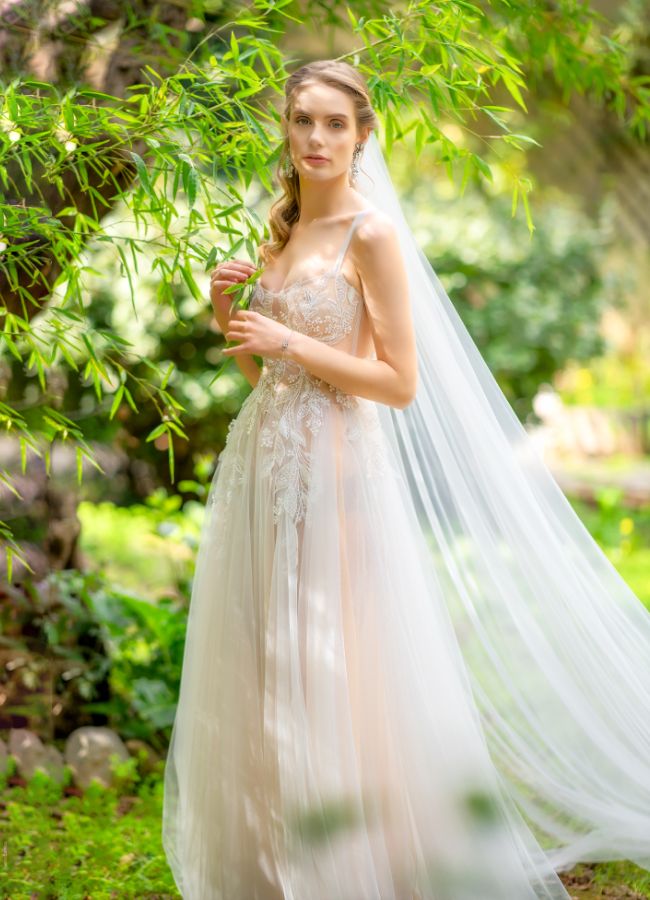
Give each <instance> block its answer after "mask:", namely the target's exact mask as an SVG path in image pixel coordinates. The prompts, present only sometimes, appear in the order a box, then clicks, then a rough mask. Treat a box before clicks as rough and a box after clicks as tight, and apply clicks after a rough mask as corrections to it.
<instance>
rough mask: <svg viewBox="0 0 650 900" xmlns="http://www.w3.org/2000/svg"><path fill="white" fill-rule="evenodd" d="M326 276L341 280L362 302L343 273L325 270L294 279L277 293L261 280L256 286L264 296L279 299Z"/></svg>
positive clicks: (359, 295) (353, 286)
mask: <svg viewBox="0 0 650 900" xmlns="http://www.w3.org/2000/svg"><path fill="white" fill-rule="evenodd" d="M328 275H329V276H331V277H333V278H335V279H336V278H342V279H343V281H344V282H345V283H346V284H347V286H348V287H350V288H352V290H353V291H354V292H355V294H356V295H357V297H359V299H361V300H363V294H362V293H361V292H360V291H359V290H358V289H357V288H356V287H355V285H353V284H352V283H351V282H350V281H349V280H348V279H347V278H346V277H345V274H344V273H343V272H340V271H339V272H333V271H332V270H331V269H327V270H326V271H325V272H319V274H318V275H305V276H304V277H303V278H295V279H294V280H293V281H292V282H290V283H289V284H287V285H285V286H284V287H283V288H281V289H280V290H279V291H272V290H271V289H270V288H267V287H266V286H265V285H264V284H262V280H261V278H258V280H257V281H256V284H258V285H259V286H260V287H261V289H262V290H263V291H264V293H265V294H270V295H271V296H272V297H281V296H282V294H285V293H286V292H287V291H288V290H290V289H291V288H292V287H295V286H296V285H299V284H305V283H309V282H310V281H317V280H318V279H320V278H325V277H326V276H328Z"/></svg>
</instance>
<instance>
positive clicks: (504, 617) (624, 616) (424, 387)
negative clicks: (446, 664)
mask: <svg viewBox="0 0 650 900" xmlns="http://www.w3.org/2000/svg"><path fill="white" fill-rule="evenodd" d="M357 187H358V189H359V190H360V191H361V192H362V193H363V194H364V196H366V197H367V198H368V200H369V201H370V202H371V203H373V204H374V205H375V206H376V207H378V208H379V209H382V210H384V211H385V212H386V213H387V214H388V215H389V216H390V218H391V219H392V221H393V223H394V224H395V226H396V228H397V231H398V234H399V239H400V244H401V249H402V252H403V255H404V260H405V264H406V268H407V271H408V276H409V288H410V298H411V305H412V312H413V319H414V325H415V330H416V334H417V352H418V361H419V385H418V390H417V395H416V398H415V400H414V401H413V402H412V403H411V405H410V406H408V407H406V408H405V409H403V410H399V409H393V408H391V407H388V406H382V405H379V406H378V408H379V414H380V419H381V425H382V429H383V431H384V433H385V435H386V437H387V439H388V441H389V444H390V445H391V447H392V449H393V452H394V456H395V459H396V461H397V463H398V465H399V467H400V471H401V474H402V476H403V478H404V480H405V483H406V484H407V485H408V490H409V493H410V499H411V501H412V502H411V503H408V507H409V510H410V515H411V517H412V526H413V527H414V528H416V529H421V531H422V533H423V534H424V536H425V538H426V544H427V547H428V551H429V555H430V559H429V560H428V561H427V563H428V564H427V568H426V571H427V577H428V578H430V580H431V590H432V596H438V595H439V592H442V596H444V598H445V601H446V604H447V607H448V610H449V614H450V616H451V619H452V621H453V626H454V629H453V632H454V634H455V637H456V639H457V640H458V644H459V646H460V648H461V651H462V655H463V658H464V661H465V663H466V665H467V669H468V674H469V677H470V683H471V687H472V691H473V694H474V697H475V700H476V705H477V707H478V710H479V713H480V717H481V722H482V725H483V728H484V731H485V734H486V739H487V741H488V745H489V749H490V752H491V755H492V758H493V760H494V763H495V765H496V767H497V769H498V771H499V773H500V774H501V776H502V779H503V783H504V785H505V787H506V789H507V792H508V794H509V796H510V798H511V799H512V801H513V802H514V803H515V804H516V806H517V808H518V810H519V812H520V813H521V814H522V815H523V817H524V819H525V820H526V822H527V823H528V825H529V826H530V828H531V830H532V831H533V833H534V834H535V837H536V838H537V840H538V841H539V843H540V845H541V846H542V848H543V849H544V851H545V853H546V855H547V857H548V859H549V860H550V862H551V864H552V865H553V867H554V868H555V869H556V870H558V871H559V870H562V869H566V868H570V867H571V866H572V865H574V864H575V863H576V862H577V861H580V860H606V859H608V860H612V859H630V860H632V861H634V862H636V863H637V864H639V865H641V866H644V867H646V868H650V614H649V613H648V612H647V611H646V609H645V608H644V606H643V605H642V603H641V601H640V600H639V599H638V597H636V595H635V594H634V593H633V592H632V590H631V589H630V588H629V586H628V585H627V584H626V582H625V581H624V580H623V579H622V578H621V576H620V575H619V574H618V573H617V571H616V569H615V568H614V567H613V565H612V564H611V563H610V562H609V561H608V559H607V557H606V556H605V555H604V553H603V552H602V551H601V549H600V548H599V546H598V545H597V544H596V542H595V541H594V540H593V538H592V537H591V535H590V534H589V532H588V531H587V530H586V528H585V527H584V525H583V524H582V522H581V521H580V519H579V518H578V516H577V515H576V513H575V512H574V511H573V509H572V507H571V505H570V504H569V502H568V501H567V499H566V498H565V496H564V495H563V493H562V491H561V489H560V488H559V486H558V484H557V483H556V481H555V480H554V479H553V477H552V475H551V474H550V472H549V470H548V468H547V467H546V465H545V464H544V462H543V460H542V458H541V457H540V455H539V454H538V452H537V450H536V448H535V446H534V444H533V441H532V439H531V438H530V436H529V435H528V434H527V432H526V431H525V429H524V427H523V426H522V425H521V423H520V422H519V420H518V419H517V417H516V415H515V413H514V411H513V410H512V408H511V407H510V405H509V403H508V401H507V400H506V398H505V396H504V395H503V393H502V392H501V390H500V388H499V387H498V385H497V383H496V381H495V379H494V378H493V376H492V374H491V372H490V370H489V369H488V367H487V365H486V364H485V362H484V360H483V359H482V357H481V355H480V353H479V352H478V350H477V348H476V346H475V344H474V343H473V341H472V339H471V337H470V335H469V333H468V332H467V330H466V328H465V326H464V325H463V323H462V320H461V319H460V317H459V316H458V314H457V313H456V311H455V309H454V307H453V305H452V303H451V301H450V300H449V297H448V296H447V294H446V292H445V290H444V288H443V286H442V285H441V283H440V281H439V280H438V278H437V276H436V274H435V272H434V271H433V269H432V267H431V265H430V263H429V262H428V260H427V259H426V257H425V255H424V253H423V252H422V250H421V249H420V247H419V246H418V244H417V242H416V240H415V238H414V237H413V235H412V233H411V231H410V229H409V226H408V224H407V222H406V220H405V218H404V215H403V213H402V210H401V207H400V203H399V200H398V198H397V196H396V193H395V190H394V188H393V185H392V182H391V178H390V175H389V173H388V170H387V168H386V165H385V162H384V159H383V155H382V151H381V148H380V145H379V142H378V140H377V138H376V137H375V135H374V134H372V135H371V137H370V140H369V141H368V143H367V144H366V148H365V151H364V155H363V158H362V164H361V173H360V177H359V181H358V183H357ZM407 499H408V498H407ZM430 563H432V565H431V564H430ZM431 689H432V691H433V690H437V689H438V687H437V686H434V685H431Z"/></svg>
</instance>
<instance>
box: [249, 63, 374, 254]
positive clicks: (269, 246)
mask: <svg viewBox="0 0 650 900" xmlns="http://www.w3.org/2000/svg"><path fill="white" fill-rule="evenodd" d="M308 81H320V82H322V83H323V84H327V85H330V87H334V88H338V90H340V91H344V92H345V93H346V94H349V95H350V96H351V97H352V102H353V104H354V113H355V119H356V126H357V129H361V128H364V127H366V126H369V127H370V128H372V129H375V128H377V125H378V119H377V115H376V113H375V111H374V109H373V108H372V106H371V104H370V95H369V93H368V86H367V84H366V82H365V79H364V78H363V76H362V75H361V74H360V73H359V72H358V71H357V69H355V68H354V66H351V65H350V64H349V63H346V62H343V61H342V60H336V59H320V60H316V61H315V62H310V63H307V64H306V65H304V66H301V67H300V68H299V69H296V71H295V72H292V73H291V75H290V76H289V78H288V79H287V83H286V85H285V89H284V96H285V102H284V110H283V112H282V121H283V122H284V124H285V126H287V127H288V123H289V120H290V118H291V109H292V105H293V101H294V95H295V93H296V90H297V89H298V88H301V87H303V86H304V84H305V83H306V82H308ZM290 158H291V157H290V148H289V136H288V135H287V136H286V137H285V140H284V143H283V145H282V149H281V151H280V158H279V160H278V168H277V176H278V180H279V182H280V185H281V186H282V189H283V194H282V196H281V197H279V198H278V199H277V200H276V201H275V203H274V204H273V206H272V207H271V210H270V213H269V230H270V232H271V239H270V240H268V241H264V242H263V243H261V244H260V246H259V249H258V256H259V259H260V263H261V264H262V265H266V263H268V262H269V261H270V260H271V259H274V258H275V257H276V256H277V254H278V253H280V251H281V250H282V248H283V247H284V245H285V244H286V243H287V241H288V240H289V235H290V233H291V227H292V225H293V224H294V222H296V221H297V220H298V218H299V216H300V182H299V179H298V172H297V171H296V170H295V169H294V170H293V175H286V174H285V171H284V166H285V163H286V161H287V160H288V159H290Z"/></svg>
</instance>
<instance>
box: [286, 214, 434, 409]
mask: <svg viewBox="0 0 650 900" xmlns="http://www.w3.org/2000/svg"><path fill="white" fill-rule="evenodd" d="M353 241H354V242H355V243H354V250H355V261H356V264H357V270H358V272H359V275H360V277H361V282H362V285H363V291H364V297H365V303H366V308H367V311H368V316H369V319H370V325H371V330H372V336H373V340H374V345H375V351H376V355H377V359H362V358H359V357H356V356H353V355H351V354H350V353H347V352H345V351H342V350H338V349H337V348H336V347H330V346H328V345H327V344H325V343H323V342H322V341H319V340H317V339H316V338H312V337H309V336H308V335H305V334H301V333H300V332H296V331H294V332H293V333H292V334H291V337H290V339H289V346H288V349H287V351H286V353H285V355H286V356H288V357H290V358H291V359H293V360H294V361H295V362H297V363H299V364H300V365H302V366H304V368H305V369H307V371H309V372H311V373H312V375H315V376H316V377H317V378H322V379H323V380H324V381H326V382H327V383H328V384H331V385H332V386H333V387H336V388H339V390H341V391H344V392H345V393H348V394H355V395H357V396H360V397H366V398H368V399H370V400H375V401H378V402H380V403H385V404H387V405H389V406H395V407H398V408H400V409H402V408H404V407H405V406H408V404H409V403H410V402H411V401H412V400H413V398H414V396H415V390H416V386H417V356H416V349H415V333H414V330H413V322H412V317H411V308H410V303H409V286H408V277H407V273H406V269H405V267H404V262H403V258H402V252H401V248H400V246H399V240H398V237H397V232H396V230H395V227H394V225H393V223H392V222H391V220H390V219H389V217H388V216H387V215H386V214H384V213H373V214H372V215H370V216H368V217H367V218H366V219H365V220H364V221H363V222H362V224H361V225H360V226H359V228H358V229H357V231H356V232H355V234H354V237H353Z"/></svg>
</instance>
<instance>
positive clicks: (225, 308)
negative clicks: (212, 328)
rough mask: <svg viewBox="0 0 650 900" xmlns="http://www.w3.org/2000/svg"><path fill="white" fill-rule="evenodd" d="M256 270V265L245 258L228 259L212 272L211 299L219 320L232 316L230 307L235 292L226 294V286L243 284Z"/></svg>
mask: <svg viewBox="0 0 650 900" xmlns="http://www.w3.org/2000/svg"><path fill="white" fill-rule="evenodd" d="M255 271H256V269H255V266H253V265H251V263H249V262H248V261H247V260H245V259H227V260H226V261H225V262H222V263H219V265H218V266H217V267H216V268H215V269H213V270H212V272H211V273H210V300H211V301H212V306H213V308H214V312H215V315H216V316H217V321H219V319H220V318H223V317H224V316H225V317H229V316H230V307H231V306H232V303H233V301H234V299H235V298H234V296H233V294H224V293H223V292H224V291H225V290H226V288H229V287H231V286H232V285H233V284H241V283H242V282H244V281H246V280H247V279H248V278H250V277H251V275H252V274H253V273H254V272H255Z"/></svg>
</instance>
